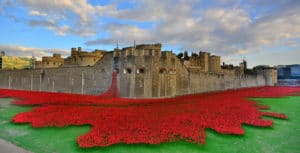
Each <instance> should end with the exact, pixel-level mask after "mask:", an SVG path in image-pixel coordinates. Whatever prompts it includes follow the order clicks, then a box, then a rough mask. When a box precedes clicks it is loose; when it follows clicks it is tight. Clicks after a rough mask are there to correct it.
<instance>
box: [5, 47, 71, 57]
mask: <svg viewBox="0 0 300 153" xmlns="http://www.w3.org/2000/svg"><path fill="white" fill-rule="evenodd" d="M0 50H1V51H5V54H6V55H8V56H18V57H32V56H35V57H37V58H41V57H42V56H52V54H53V53H59V54H61V55H62V56H69V54H70V52H69V51H67V50H64V49H58V48H34V47H27V46H20V45H0Z"/></svg>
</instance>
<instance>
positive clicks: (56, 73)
mask: <svg viewBox="0 0 300 153" xmlns="http://www.w3.org/2000/svg"><path fill="white" fill-rule="evenodd" d="M137 51H141V50H135V51H134V50H133V51H132V50H130V51H129V50H127V51H126V50H124V51H123V52H122V53H120V54H121V55H122V56H118V57H114V55H113V53H112V52H110V53H106V54H105V55H104V57H103V58H102V59H101V60H100V61H98V62H97V63H96V64H95V65H94V66H91V67H80V66H77V67H62V68H48V69H35V70H14V71H12V70H11V71H0V88H12V89H23V90H42V91H55V92H70V93H84V94H100V93H102V92H104V91H105V90H106V89H108V87H109V86H110V84H111V74H112V71H113V69H118V71H119V73H118V88H119V93H120V96H122V97H145V98H151V97H170V96H176V95H184V94H192V93H199V92H209V91H216V90H226V89H235V88H242V87H253V86H264V85H274V80H272V79H270V75H273V74H274V72H271V71H270V72H269V71H264V73H262V74H258V75H249V76H247V75H227V74H218V73H208V72H203V71H198V70H197V69H194V70H193V69H188V68H187V67H186V66H185V65H184V64H183V63H182V61H180V60H179V59H178V58H177V57H176V55H175V54H173V53H172V52H158V53H159V54H160V56H156V50H153V48H151V49H149V50H144V49H142V51H143V54H140V52H137ZM150 53H151V54H150ZM152 53H154V54H152ZM272 81H273V82H272Z"/></svg>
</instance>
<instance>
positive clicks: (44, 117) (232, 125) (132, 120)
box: [0, 76, 300, 148]
mask: <svg viewBox="0 0 300 153" xmlns="http://www.w3.org/2000/svg"><path fill="white" fill-rule="evenodd" d="M112 82H113V83H112V86H111V88H110V89H109V90H108V91H107V92H105V93H104V94H102V95H100V96H91V95H79V94H66V93H50V92H36V91H35V92H33V91H22V90H8V89H1V90H0V95H1V97H14V98H16V100H15V101H14V102H13V103H14V104H16V105H34V106H36V107H35V108H33V110H32V111H30V112H23V113H20V114H17V115H16V116H15V117H14V118H13V119H12V121H13V122H15V123H31V125H32V126H33V127H36V128H42V127H47V126H56V127H64V126H68V125H91V126H92V129H91V131H90V132H89V133H87V134H85V135H82V136H79V137H78V138H77V142H78V144H79V146H80V147H82V148H88V147H95V146H102V147H104V146H109V145H112V144H117V143H125V144H133V143H146V144H160V143H162V142H170V141H178V140H185V141H188V142H192V143H199V144H204V143H205V129H206V128H209V129H213V130H214V131H216V132H218V133H222V134H235V135H243V134H244V130H243V128H242V124H247V125H253V126H260V127H270V126H272V125H273V121H272V120H267V119H262V116H271V117H275V118H281V119H286V118H288V116H286V115H284V114H282V113H279V112H265V111H263V110H265V109H269V107H268V106H266V105H260V104H259V103H257V102H254V101H251V100H249V99H247V98H249V97H281V96H287V95H292V94H293V95H295V94H297V92H298V93H299V92H300V87H255V88H244V89H239V90H227V91H222V92H214V93H203V94H193V95H185V96H178V97H174V98H165V99H128V98H121V97H118V92H117V88H116V79H115V76H114V77H113V81H112ZM298 95H299V94H298ZM283 113H284V112H283Z"/></svg>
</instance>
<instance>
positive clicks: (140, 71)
mask: <svg viewBox="0 0 300 153" xmlns="http://www.w3.org/2000/svg"><path fill="white" fill-rule="evenodd" d="M136 73H137V74H144V73H145V69H144V68H139V69H137V70H136Z"/></svg>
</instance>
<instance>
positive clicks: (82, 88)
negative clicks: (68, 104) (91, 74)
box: [81, 72, 84, 94]
mask: <svg viewBox="0 0 300 153" xmlns="http://www.w3.org/2000/svg"><path fill="white" fill-rule="evenodd" d="M83 93H84V73H83V72H82V73H81V94H83Z"/></svg>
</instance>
